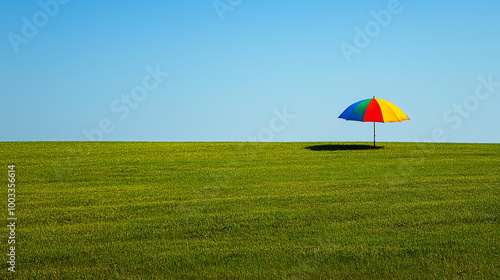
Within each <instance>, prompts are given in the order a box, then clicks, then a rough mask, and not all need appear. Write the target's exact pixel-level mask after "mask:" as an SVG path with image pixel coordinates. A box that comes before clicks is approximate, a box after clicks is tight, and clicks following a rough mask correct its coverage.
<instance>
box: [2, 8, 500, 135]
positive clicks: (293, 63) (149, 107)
mask: <svg viewBox="0 0 500 280" xmlns="http://www.w3.org/2000/svg"><path fill="white" fill-rule="evenodd" d="M0 34H1V35H2V36H1V37H0V38H1V39H0V96H1V104H2V110H0V141H40V140H57V141H66V140H89V139H90V140H109V141H116V140H119V141H249V140H253V141H372V137H373V130H372V129H373V126H372V124H371V123H360V122H346V121H345V120H341V119H338V118H337V117H338V116H339V115H340V114H341V113H342V111H343V110H344V109H345V108H347V107H348V106H349V105H350V104H352V103H354V102H356V101H358V100H361V99H366V98H371V97H372V96H375V97H377V98H381V99H385V100H388V101H391V102H392V103H394V104H396V105H397V106H398V107H400V108H401V109H402V110H403V111H404V112H405V113H406V114H407V115H408V116H409V117H410V121H405V122H402V123H386V124H377V140H378V141H428V140H434V141H447V142H448V141H449V142H494V143H499V142H500V129H499V127H500V124H499V122H498V111H497V110H499V108H500V107H499V105H500V1H498V0H482V1H472V0H468V1H431V0H413V1H411V0H401V1H395V0H380V1H373V0H370V1H368V0H365V1H332V0H309V1H298V0H277V1H267V0H252V1H250V0H217V1H213V0H204V1H199V0H196V1H165V0H149V1H127V0H120V1H118V0H110V1H93V0H92V1H77V0H72V1H68V0H64V1H63V0H59V1H57V0H40V1H15V0H0Z"/></svg>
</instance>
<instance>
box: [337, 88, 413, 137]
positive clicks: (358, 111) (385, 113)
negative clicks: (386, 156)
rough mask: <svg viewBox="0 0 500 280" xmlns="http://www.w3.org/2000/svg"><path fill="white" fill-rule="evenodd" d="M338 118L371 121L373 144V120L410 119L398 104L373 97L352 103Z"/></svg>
mask: <svg viewBox="0 0 500 280" xmlns="http://www.w3.org/2000/svg"><path fill="white" fill-rule="evenodd" d="M339 118H340V119H345V120H347V121H359V122H373V146H375V122H382V123H386V122H402V121H406V120H409V119H410V118H408V116H407V115H406V114H405V113H404V112H403V111H402V110H401V109H399V108H398V106H396V105H394V104H392V103H391V102H389V101H387V100H383V99H378V98H375V97H373V98H372V99H364V100H361V101H358V102H356V103H354V104H352V105H351V106H349V107H347V109H345V110H344V112H342V114H340V116H339Z"/></svg>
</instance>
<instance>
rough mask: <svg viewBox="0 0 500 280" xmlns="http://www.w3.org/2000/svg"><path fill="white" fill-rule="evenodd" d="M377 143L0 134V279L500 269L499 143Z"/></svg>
mask: <svg viewBox="0 0 500 280" xmlns="http://www.w3.org/2000/svg"><path fill="white" fill-rule="evenodd" d="M379 145H381V146H383V148H381V149H368V146H364V145H363V143H129V142H124V143H121V142H115V143H109V142H104V143H89V142H35V143H29V142H3V143H0V152H1V155H2V157H1V162H2V165H1V166H0V169H3V170H4V171H3V172H1V173H2V174H4V178H3V179H1V180H2V181H3V182H4V184H2V185H3V186H4V188H3V191H2V193H4V195H2V196H3V197H4V203H3V204H2V205H4V206H2V207H4V209H5V210H2V211H3V213H5V214H4V221H5V218H7V213H6V211H7V206H6V205H7V198H6V197H7V184H6V183H7V165H8V164H15V165H16V175H17V177H16V179H17V182H16V183H17V187H16V202H17V207H16V216H17V217H18V218H19V220H18V221H17V223H18V226H17V227H16V254H17V259H16V261H17V266H16V270H17V272H16V273H10V272H8V271H7V265H6V264H5V262H4V265H3V266H2V267H3V269H2V272H0V277H4V278H7V277H9V278H16V279H499V278H500V144H448V143H446V144H419V143H380V144H379ZM4 223H5V224H6V223H7V222H6V221H5V222H4ZM3 228H4V230H3V232H4V233H5V235H4V236H6V234H8V229H7V228H6V227H3ZM1 240H2V241H1V242H0V243H1V244H0V252H1V255H3V256H4V257H3V258H4V259H5V260H6V258H7V257H6V254H7V253H8V245H7V239H6V238H2V239H1ZM13 276H15V277H13Z"/></svg>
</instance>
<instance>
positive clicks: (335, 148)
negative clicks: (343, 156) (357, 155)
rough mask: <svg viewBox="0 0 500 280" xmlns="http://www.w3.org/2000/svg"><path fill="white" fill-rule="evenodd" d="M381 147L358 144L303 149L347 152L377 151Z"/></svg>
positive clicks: (317, 146)
mask: <svg viewBox="0 0 500 280" xmlns="http://www.w3.org/2000/svg"><path fill="white" fill-rule="evenodd" d="M382 148H383V146H375V147H374V146H372V145H360V144H331V145H316V146H309V147H305V148H304V149H308V150H311V151H348V150H378V149H382Z"/></svg>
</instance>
